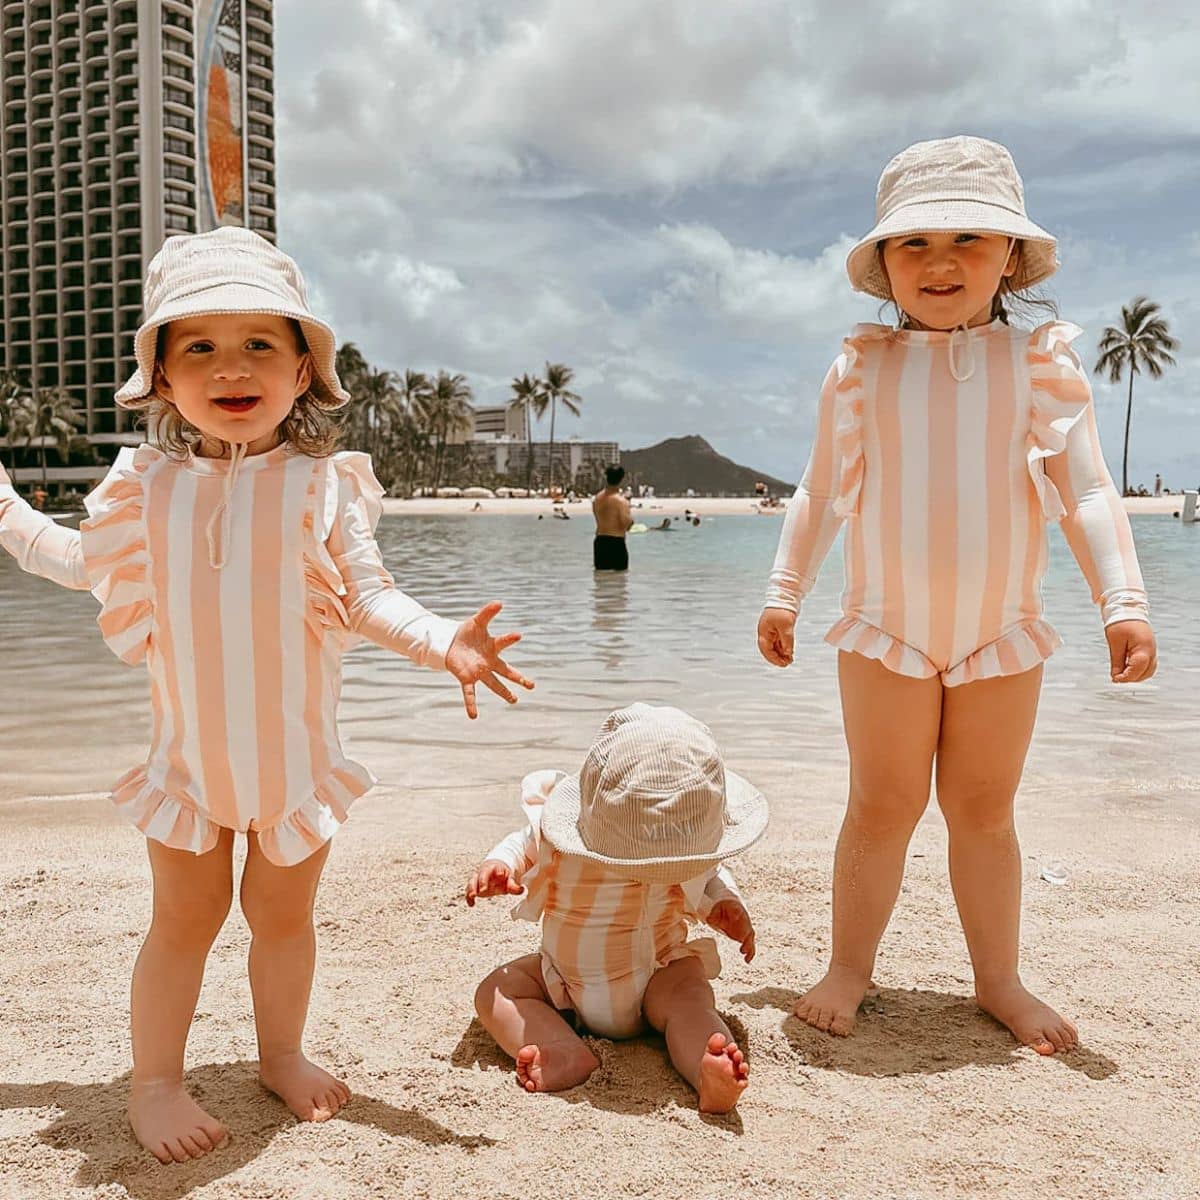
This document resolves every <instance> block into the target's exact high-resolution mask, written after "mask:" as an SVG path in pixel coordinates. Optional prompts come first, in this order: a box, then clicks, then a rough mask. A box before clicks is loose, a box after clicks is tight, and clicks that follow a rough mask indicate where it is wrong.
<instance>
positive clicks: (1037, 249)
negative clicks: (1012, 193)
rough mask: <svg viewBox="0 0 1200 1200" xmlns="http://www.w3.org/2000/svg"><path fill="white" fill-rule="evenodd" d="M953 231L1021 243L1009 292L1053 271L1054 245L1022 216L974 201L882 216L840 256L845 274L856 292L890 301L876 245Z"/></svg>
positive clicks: (932, 203)
mask: <svg viewBox="0 0 1200 1200" xmlns="http://www.w3.org/2000/svg"><path fill="white" fill-rule="evenodd" d="M950 230H953V231H955V232H957V233H994V234H998V235H1000V236H1002V237H1013V238H1016V239H1017V240H1018V241H1020V242H1021V261H1020V263H1019V264H1018V266H1017V273H1016V274H1015V275H1014V276H1013V278H1012V280H1011V286H1012V288H1013V290H1014V291H1019V290H1021V289H1023V288H1029V287H1033V286H1034V284H1037V283H1041V281H1042V280H1043V279H1049V278H1050V276H1051V275H1053V274H1054V272H1055V271H1057V270H1058V253H1057V248H1058V242H1057V241H1056V240H1055V238H1054V237H1053V235H1052V234H1049V233H1047V232H1046V231H1045V230H1044V229H1042V228H1041V226H1040V225H1035V224H1034V223H1033V222H1032V221H1031V220H1030V219H1029V218H1028V217H1026V216H1023V215H1022V214H1020V213H1016V212H1013V211H1012V210H1011V209H1008V208H1003V207H1002V206H1000V205H998V204H986V203H984V202H983V201H980V200H923V201H920V202H917V203H914V204H905V205H901V206H900V207H899V208H897V209H895V210H894V211H893V212H890V213H888V215H887V216H886V217H884V218H883V220H882V221H880V222H879V223H878V224H877V225H876V226H875V228H874V229H872V230H871V232H870V233H868V234H867V235H866V237H864V238H862V240H861V241H859V242H858V243H857V244H856V245H855V246H854V248H853V249H852V250H851V251H850V253H849V254H848V255H847V256H846V274H847V275H849V276H850V283H851V286H852V287H853V288H854V290H855V291H856V292H866V293H867V294H868V295H869V296H877V297H878V298H879V299H880V300H890V299H892V289H891V285H890V284H889V283H888V278H887V273H886V272H885V271H884V269H883V264H882V263H881V262H880V259H879V251H878V248H877V247H878V245H879V243H880V242H882V241H884V240H885V239H887V238H893V237H905V236H908V235H910V234H914V233H935V232H945V231H950Z"/></svg>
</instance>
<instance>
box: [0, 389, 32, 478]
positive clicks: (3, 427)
mask: <svg viewBox="0 0 1200 1200" xmlns="http://www.w3.org/2000/svg"><path fill="white" fill-rule="evenodd" d="M32 416H33V408H32V404H31V403H30V401H29V396H28V394H27V393H26V391H25V385H24V384H23V383H22V382H21V379H20V376H18V375H17V373H16V372H15V371H8V370H0V438H7V439H8V444H9V445H10V446H11V447H12V448H13V449H14V450H15V449H16V446H17V441H18V440H19V439H20V438H23V437H28V430H27V425H28V424H29V422H30V420H31V419H32ZM13 465H14V466H16V462H15V459H14V462H13Z"/></svg>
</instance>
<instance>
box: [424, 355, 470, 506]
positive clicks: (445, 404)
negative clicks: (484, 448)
mask: <svg viewBox="0 0 1200 1200" xmlns="http://www.w3.org/2000/svg"><path fill="white" fill-rule="evenodd" d="M473 395H474V393H473V392H472V391H471V385H470V384H469V383H467V377H466V376H465V375H451V374H450V372H449V371H439V372H438V373H437V378H436V379H435V380H434V381H433V383H432V384H431V385H430V388H429V391H428V392H427V393H426V394H425V395H424V396H422V397H421V399H420V402H419V404H418V407H417V410H416V416H417V419H418V421H419V422H420V424H421V425H422V427H423V428H424V429H425V431H426V432H427V433H428V434H429V435H430V436H431V437H432V438H433V439H434V446H435V450H434V460H433V491H434V494H435V495H436V494H437V490H438V486H439V485H440V484H441V481H442V467H443V465H444V463H445V460H446V446H447V444H448V442H449V440H450V438H452V437H453V436H454V435H455V434H456V433H465V432H466V431H467V430H469V429H470V428H471V410H470V403H471V397H472V396H473Z"/></svg>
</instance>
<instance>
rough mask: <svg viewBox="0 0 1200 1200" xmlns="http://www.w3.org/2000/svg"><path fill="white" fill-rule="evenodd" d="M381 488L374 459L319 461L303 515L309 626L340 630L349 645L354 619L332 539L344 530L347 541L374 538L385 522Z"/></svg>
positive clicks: (346, 454) (352, 453)
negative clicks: (378, 528) (335, 534)
mask: <svg viewBox="0 0 1200 1200" xmlns="http://www.w3.org/2000/svg"><path fill="white" fill-rule="evenodd" d="M385 494H386V493H385V492H384V489H383V485H382V484H380V482H379V480H378V479H376V477H375V471H374V469H373V467H372V466H371V456H370V455H369V454H362V453H360V452H359V451H357V450H343V451H340V452H339V453H337V454H331V455H330V456H329V457H328V458H323V459H318V460H316V463H315V465H314V468H313V473H312V478H311V479H310V480H309V485H308V501H307V506H306V509H305V514H304V528H305V534H306V539H305V540H306V555H305V571H304V574H305V578H306V580H307V582H308V612H309V618H310V620H311V621H315V622H316V623H317V624H318V625H320V626H321V627H323V628H324V629H338V630H341V631H342V632H343V633H344V634H345V636H346V637H347V639H349V640H351V641H352V640H357V639H355V638H354V636H353V635H352V634H351V633H350V618H349V615H348V613H347V612H346V606H345V602H344V597H345V595H346V581H345V579H343V577H342V573H341V571H340V570H339V569H338V565H337V563H336V561H335V560H334V557H333V552H332V551H331V549H330V547H329V539H330V535H331V534H332V533H333V531H334V530H335V528H338V527H339V525H340V526H341V528H342V530H343V531H344V533H345V535H346V536H345V537H344V538H343V540H344V541H345V540H351V541H354V540H356V537H355V535H361V536H366V537H369V538H373V537H374V536H375V530H376V528H377V527H378V525H379V518H380V517H381V516H383V497H384V495H385Z"/></svg>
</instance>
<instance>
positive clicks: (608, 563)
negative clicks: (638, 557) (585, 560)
mask: <svg viewBox="0 0 1200 1200" xmlns="http://www.w3.org/2000/svg"><path fill="white" fill-rule="evenodd" d="M624 478H625V468H624V467H621V466H612V467H606V468H605V471H604V479H605V486H604V487H603V488H602V489H601V490H600V491H598V492H597V493H596V494H595V495H594V496H593V497H592V515H593V516H594V517H595V518H596V537H595V539H594V540H593V542H592V566H593V567H594V568H595V569H596V570H597V571H627V570H628V569H629V547H628V546H627V545H626V544H625V535H626V534H627V533H628V532H629V529H630V526H632V525H633V516H632V514H631V513H630V511H629V501H628V500H627V499H626V498H625V496H623V495H622V494H621V480H622V479H624Z"/></svg>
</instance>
